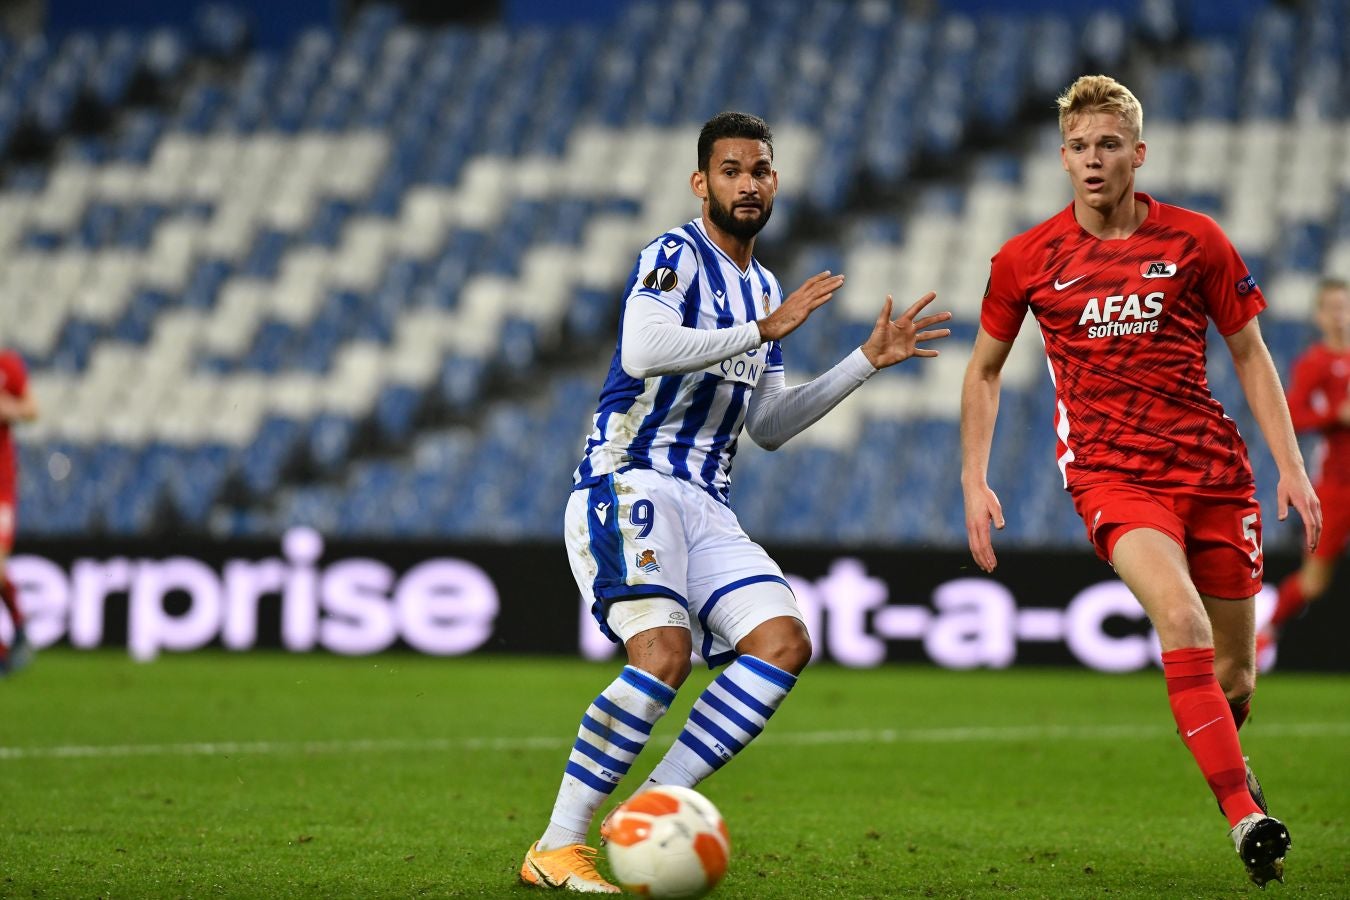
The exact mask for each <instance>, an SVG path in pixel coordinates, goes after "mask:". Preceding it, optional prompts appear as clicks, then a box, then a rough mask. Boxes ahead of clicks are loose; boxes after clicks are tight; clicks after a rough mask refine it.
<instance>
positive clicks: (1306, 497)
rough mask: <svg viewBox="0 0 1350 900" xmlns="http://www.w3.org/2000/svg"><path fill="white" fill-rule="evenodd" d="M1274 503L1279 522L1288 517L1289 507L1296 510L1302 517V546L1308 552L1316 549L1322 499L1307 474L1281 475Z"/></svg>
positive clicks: (1320, 531)
mask: <svg viewBox="0 0 1350 900" xmlns="http://www.w3.org/2000/svg"><path fill="white" fill-rule="evenodd" d="M1275 505H1276V508H1277V511H1278V513H1279V516H1280V521H1281V522H1283V521H1284V520H1285V519H1287V518H1289V507H1291V506H1292V507H1293V508H1294V509H1296V510H1298V514H1299V516H1300V517H1301V518H1302V519H1303V535H1304V538H1305V539H1306V542H1305V544H1304V546H1305V547H1306V548H1307V550H1308V552H1309V553H1311V552H1313V551H1314V550H1316V549H1317V542H1318V541H1320V540H1321V539H1322V501H1321V500H1319V499H1318V497H1317V492H1316V491H1314V490H1313V486H1312V483H1311V482H1309V481H1308V474H1307V473H1306V472H1299V473H1298V474H1297V475H1291V476H1285V475H1281V476H1280V483H1279V484H1278V485H1277V486H1276V488H1275Z"/></svg>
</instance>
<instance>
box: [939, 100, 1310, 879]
mask: <svg viewBox="0 0 1350 900" xmlns="http://www.w3.org/2000/svg"><path fill="white" fill-rule="evenodd" d="M1059 111H1060V112H1059V125H1060V132H1061V134H1062V135H1063V138H1064V143H1063V145H1062V146H1061V148H1060V157H1061V159H1062V162H1063V165H1064V170H1065V171H1066V172H1068V174H1069V181H1070V183H1071V185H1072V188H1073V202H1072V203H1071V204H1070V205H1069V206H1068V207H1067V208H1065V209H1064V210H1063V211H1061V212H1059V213H1057V214H1056V215H1054V216H1052V217H1051V218H1050V219H1047V220H1046V221H1045V222H1043V223H1041V224H1040V225H1037V226H1036V227H1034V228H1032V229H1031V230H1029V231H1026V232H1024V233H1023V234H1020V235H1018V236H1016V237H1014V238H1013V239H1012V240H1010V241H1008V242H1007V243H1006V244H1005V245H1004V246H1003V248H1002V249H1001V250H1000V251H999V253H998V255H996V256H995V257H994V260H993V267H992V271H991V274H990V279H989V286H988V288H987V289H986V291H985V297H984V303H983V306H982V309H981V313H980V330H979V331H978V333H977V334H976V338H975V348H974V350H973V352H972V355H971V359H970V363H969V365H968V367H967V369H966V378H965V386H964V390H963V392H962V400H961V435H962V453H963V460H962V487H963V489H964V491H965V505H966V530H967V535H968V538H969V541H970V549H971V553H972V555H973V556H974V558H975V561H976V562H977V563H978V564H979V566H980V567H981V568H982V569H984V570H985V571H986V572H990V571H993V569H994V566H995V564H996V563H997V560H996V558H995V556H994V551H993V547H992V546H991V543H990V531H989V526H990V523H991V522H992V523H993V524H994V526H996V527H998V528H1002V527H1003V524H1004V518H1003V509H1002V507H1001V506H1000V504H999V501H998V497H997V496H995V494H994V492H993V491H992V490H991V489H990V488H989V485H988V483H987V481H986V475H987V472H988V463H989V450H990V445H991V442H992V439H993V432H994V420H995V418H996V416H997V414H998V391H999V373H1000V372H1001V370H1002V367H1003V364H1004V362H1005V360H1007V358H1008V352H1009V350H1010V349H1011V347H1012V342H1013V339H1014V338H1015V337H1016V335H1017V332H1018V329H1019V327H1020V325H1021V322H1022V320H1023V318H1024V317H1025V315H1026V312H1027V310H1028V308H1029V309H1030V310H1031V312H1032V314H1033V315H1034V316H1035V317H1036V321H1037V324H1039V325H1040V328H1041V334H1042V336H1043V339H1044V342H1045V351H1046V356H1047V357H1048V360H1049V364H1050V372H1051V377H1052V380H1053V382H1054V386H1055V394H1056V399H1057V400H1058V410H1057V414H1056V417H1055V427H1056V432H1057V434H1058V437H1059V442H1058V457H1059V465H1060V469H1061V471H1062V472H1063V475H1064V485H1065V488H1066V489H1067V490H1068V491H1069V493H1070V494H1071V495H1072V497H1073V501H1074V506H1075V508H1076V509H1077V510H1078V513H1079V514H1080V515H1081V516H1082V517H1083V521H1084V523H1085V525H1086V526H1087V536H1088V540H1089V541H1091V543H1092V544H1093V546H1094V547H1095V548H1096V550H1097V553H1098V554H1099V555H1100V556H1101V557H1102V558H1103V559H1105V560H1107V561H1108V562H1110V563H1111V564H1112V565H1113V566H1114V567H1115V569H1116V572H1117V574H1118V575H1119V576H1120V578H1121V580H1122V581H1124V582H1125V584H1126V585H1127V586H1128V587H1129V588H1130V590H1131V591H1132V592H1133V593H1134V596H1135V597H1136V598H1137V599H1138V600H1139V602H1140V604H1141V605H1142V606H1143V607H1144V610H1145V612H1147V613H1148V616H1149V618H1150V619H1151V620H1152V621H1153V627H1154V628H1155V629H1156V630H1157V633H1158V639H1159V641H1160V642H1161V644H1162V663H1163V677H1164V679H1165V680H1166V683H1167V696H1168V701H1169V703H1170V705H1171V708H1172V714H1173V717H1174V718H1175V719H1176V723H1177V728H1178V731H1179V733H1180V734H1181V735H1182V739H1183V741H1184V743H1185V745H1186V747H1187V749H1188V750H1190V752H1191V754H1192V755H1193V756H1194V757H1195V761H1196V762H1197V763H1198V764H1199V766H1200V770H1201V772H1202V773H1203V774H1204V777H1205V780H1206V782H1207V783H1208V784H1209V787H1210V789H1211V790H1212V791H1213V793H1214V795H1215V797H1216V798H1217V799H1218V801H1219V805H1220V808H1221V809H1222V810H1223V812H1224V815H1225V816H1226V817H1227V819H1228V823H1229V826H1230V832H1229V834H1230V837H1231V838H1232V839H1233V842H1234V846H1235V847H1236V849H1237V852H1238V854H1239V855H1240V856H1241V858H1242V861H1243V863H1244V865H1245V866H1246V867H1247V872H1248V875H1249V876H1250V877H1251V879H1252V881H1254V882H1255V883H1256V884H1258V885H1264V884H1265V883H1266V882H1267V881H1269V880H1271V879H1276V878H1282V876H1283V871H1284V856H1285V851H1286V850H1287V849H1288V847H1289V834H1288V831H1287V829H1285V827H1284V825H1283V824H1282V823H1281V822H1279V821H1278V820H1276V819H1273V818H1271V817H1270V816H1269V815H1267V813H1266V810H1265V803H1264V798H1263V797H1262V796H1261V792H1260V786H1259V785H1258V784H1256V783H1255V780H1254V779H1253V778H1251V775H1250V770H1249V769H1247V767H1246V764H1245V761H1244V759H1243V756H1242V747H1241V745H1240V744H1239V742H1238V728H1239V727H1240V726H1241V725H1242V722H1243V720H1244V719H1245V718H1246V716H1247V711H1248V708H1249V707H1248V704H1249V701H1250V698H1251V695H1252V691H1253V690H1254V689H1255V685H1256V666H1255V643H1256V626H1255V614H1254V607H1255V603H1254V597H1255V594H1256V593H1257V592H1258V591H1259V590H1260V589H1261V511H1260V507H1259V506H1258V505H1257V503H1256V498H1255V486H1254V482H1253V480H1252V470H1251V465H1250V464H1249V463H1248V460H1247V448H1246V446H1245V445H1244V444H1243V441H1242V437H1241V436H1240V435H1239V434H1238V431H1237V427H1236V426H1235V425H1234V424H1233V421H1232V420H1231V419H1229V418H1228V417H1227V416H1226V415H1224V412H1223V408H1222V407H1221V406H1220V405H1219V403H1218V401H1217V400H1215V399H1214V398H1213V397H1212V396H1211V395H1210V392H1209V387H1208V383H1207V379H1206V374H1205V365H1206V360H1205V331H1206V327H1207V326H1208V323H1209V321H1210V320H1212V321H1213V322H1214V324H1215V326H1216V327H1217V328H1218V330H1219V333H1220V334H1222V335H1223V336H1224V339H1225V340H1226V341H1227V343H1228V349H1229V351H1230V353H1231V354H1232V357H1233V363H1234V366H1235V368H1236V370H1237V374H1238V380H1239V381H1240V382H1241V384H1242V388H1243V391H1244V393H1245V394H1246V397H1247V402H1248V404H1249V405H1250V407H1251V409H1252V412H1253V414H1254V415H1255V417H1256V421H1257V423H1258V424H1259V425H1260V427H1261V431H1262V433H1263V434H1264V435H1265V438H1266V442H1267V443H1268V444H1269V445H1270V448H1271V452H1272V454H1273V455H1274V457H1275V463H1276V465H1277V466H1278V467H1279V471H1280V480H1279V486H1278V488H1277V496H1278V501H1279V517H1280V518H1281V519H1284V518H1285V517H1286V516H1287V515H1288V508H1289V507H1290V506H1293V507H1294V508H1295V509H1297V510H1298V512H1299V515H1300V516H1301V517H1302V519H1303V524H1304V528H1305V535H1306V539H1307V544H1308V546H1309V548H1312V547H1315V546H1316V545H1317V540H1318V534H1319V532H1320V530H1321V522H1322V515H1321V509H1320V505H1319V503H1318V499H1317V495H1316V494H1315V493H1314V492H1313V488H1312V485H1311V484H1310V483H1309V481H1308V475H1307V472H1306V471H1305V470H1304V467H1303V457H1302V455H1301V454H1300V452H1299V448H1298V443H1297V442H1296V441H1295V439H1294V429H1293V426H1292V425H1291V424H1290V419H1289V409H1288V407H1287V406H1286V405H1285V401H1284V394H1283V392H1282V391H1281V389H1280V380H1279V375H1278V374H1277V373H1276V371H1275V365H1274V363H1273V362H1272V361H1271V358H1270V353H1269V351H1268V350H1267V349H1266V345H1265V342H1264V341H1263V340H1262V338H1261V331H1260V328H1259V327H1258V325H1257V322H1256V315H1257V313H1259V312H1260V311H1261V310H1262V309H1264V308H1265V305H1266V304H1265V298H1264V297H1263V296H1262V295H1261V290H1260V288H1258V287H1257V286H1256V282H1255V281H1254V280H1253V279H1252V277H1251V276H1250V275H1249V274H1248V272H1247V267H1246V266H1245V265H1244V264H1243V262H1242V259H1241V258H1240V257H1239V256H1238V253H1237V251H1236V250H1235V249H1234V248H1233V246H1232V244H1230V243H1229V241H1228V239H1227V238H1226V237H1225V236H1224V234H1223V232H1222V231H1220V230H1219V227H1218V225H1217V224H1215V222H1214V221H1213V220H1212V219H1210V218H1208V217H1207V216H1203V215H1200V214H1197V213H1194V212H1191V211H1189V210H1185V209H1181V208H1179V207H1176V206H1169V205H1168V204H1165V203H1159V202H1158V201H1156V200H1154V199H1153V198H1151V197H1149V196H1148V195H1146V194H1142V193H1136V192H1135V190H1134V180H1135V170H1136V169H1138V168H1139V167H1140V166H1141V165H1143V163H1144V157H1145V152H1146V148H1145V145H1144V142H1143V140H1142V131H1143V111H1142V109H1141V107H1140V105H1139V101H1138V100H1137V99H1136V98H1135V96H1134V95H1133V94H1132V93H1130V91H1129V89H1127V88H1126V87H1125V86H1124V85H1122V84H1120V83H1118V82H1116V81H1115V80H1114V79H1111V78H1108V77H1106V76H1103V75H1087V76H1084V77H1082V78H1079V79H1078V80H1077V81H1076V82H1074V84H1073V85H1072V86H1071V87H1070V88H1069V89H1068V90H1067V91H1066V92H1065V93H1064V94H1063V96H1061V97H1060V98H1059Z"/></svg>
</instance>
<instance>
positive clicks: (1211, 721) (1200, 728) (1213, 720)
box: [1186, 716, 1223, 737]
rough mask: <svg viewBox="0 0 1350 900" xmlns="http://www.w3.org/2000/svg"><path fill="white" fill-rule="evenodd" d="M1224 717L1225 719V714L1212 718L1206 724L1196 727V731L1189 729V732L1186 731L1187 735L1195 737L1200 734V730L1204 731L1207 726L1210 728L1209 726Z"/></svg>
mask: <svg viewBox="0 0 1350 900" xmlns="http://www.w3.org/2000/svg"><path fill="white" fill-rule="evenodd" d="M1222 719H1223V716H1219V718H1217V719H1210V720H1209V721H1208V722H1206V723H1205V724H1203V725H1201V726H1200V727H1199V728H1197V729H1195V730H1194V731H1188V732H1186V737H1195V736H1196V735H1197V734H1199V733H1200V732H1202V731H1204V730H1205V729H1206V728H1208V727H1209V726H1211V725H1213V724H1214V723H1215V722H1218V721H1220V720H1222Z"/></svg>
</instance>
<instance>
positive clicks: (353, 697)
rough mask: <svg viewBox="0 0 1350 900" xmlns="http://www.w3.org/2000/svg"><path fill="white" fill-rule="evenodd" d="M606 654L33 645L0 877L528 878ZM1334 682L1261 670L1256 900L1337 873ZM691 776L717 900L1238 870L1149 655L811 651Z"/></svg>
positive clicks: (447, 893)
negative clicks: (866, 666)
mask: <svg viewBox="0 0 1350 900" xmlns="http://www.w3.org/2000/svg"><path fill="white" fill-rule="evenodd" d="M616 671H617V664H606V665H597V664H589V663H582V662H574V661H570V660H551V659H550V660H544V659H506V658H469V659H431V658H426V657H419V656H413V655H387V656H379V657H366V658H358V659H346V658H338V657H332V656H322V655H313V656H298V657H297V656H288V655H282V654H266V653H257V654H248V655H231V654H225V653H200V654H193V655H188V656H177V657H175V656H166V657H163V658H161V659H160V660H159V661H158V662H155V663H152V664H148V665H142V664H137V663H134V662H132V661H130V660H129V659H127V658H126V657H124V656H122V655H119V654H113V653H76V652H73V651H69V650H51V651H47V652H44V653H42V654H40V655H39V656H38V659H37V661H36V664H35V665H34V667H33V668H32V669H30V670H28V671H26V672H23V673H21V674H20V675H19V676H18V677H15V678H12V679H9V680H6V681H0V897H25V898H27V897H248V898H254V897H270V898H277V897H421V896H428V897H520V898H528V897H532V896H544V895H542V894H541V893H539V892H537V891H535V890H533V889H529V888H525V887H523V886H520V885H518V884H517V883H516V880H515V879H516V872H517V870H518V868H519V866H520V860H521V857H522V855H523V854H524V851H525V849H526V847H527V846H528V844H529V843H530V841H532V840H533V839H534V838H536V837H537V836H538V834H539V832H540V831H541V830H542V828H543V825H544V823H545V820H546V818H547V816H548V812H549V809H550V807H551V805H552V801H553V794H554V791H555V790H556V788H557V785H558V781H559V779H560V777H561V771H562V765H563V762H564V760H565V757H566V754H567V749H568V747H569V746H570V744H571V742H572V739H573V737H574V735H575V730H576V726H577V722H578V720H579V718H580V714H581V712H582V709H583V708H584V706H585V704H586V703H587V702H588V701H589V700H590V699H591V698H592V697H593V696H594V695H595V694H596V693H597V692H598V691H599V690H600V689H601V688H602V687H603V686H604V685H605V684H607V683H608V682H609V681H610V680H611V679H612V678H613V677H614V674H615V672H616ZM709 677H710V676H709V674H708V673H707V672H706V671H705V672H696V673H695V674H694V676H693V677H692V678H691V679H690V683H689V684H688V685H686V687H685V689H684V690H683V691H681V693H680V699H679V700H678V701H677V704H676V707H675V709H674V710H672V713H671V714H670V715H668V716H667V717H666V718H665V719H664V720H663V721H662V723H661V724H660V726H659V727H658V728H657V731H656V733H655V735H654V737H653V742H652V744H650V745H649V747H648V749H647V751H646V752H645V753H644V754H643V756H642V757H641V758H640V759H639V763H638V765H637V766H636V767H635V769H634V772H633V773H632V776H630V777H631V778H632V779H634V781H633V782H631V783H636V779H637V778H639V777H642V776H645V774H646V772H647V771H648V770H649V769H650V768H651V767H652V766H654V765H655V763H656V761H657V759H658V758H659V756H660V753H661V752H662V751H663V750H664V748H665V746H666V745H668V743H669V742H670V741H671V740H673V738H674V736H675V734H676V733H677V732H678V730H679V727H680V725H681V724H682V723H683V721H684V716H685V714H686V713H687V711H688V708H689V705H690V704H691V703H692V702H693V698H694V697H695V696H696V695H697V692H698V690H699V689H701V688H702V686H703V684H705V683H706V682H707V680H708V678H709ZM1347 699H1350V678H1347V677H1327V676H1316V677H1314V676H1302V675H1292V674H1282V673H1275V674H1273V675H1271V676H1269V677H1267V678H1265V679H1264V680H1263V681H1262V684H1261V688H1260V691H1259V696H1258V702H1257V704H1256V710H1255V713H1254V715H1253V718H1252V721H1251V722H1250V723H1249V724H1248V725H1247V727H1246V728H1244V730H1243V738H1244V748H1245V750H1246V752H1248V753H1249V754H1251V756H1252V762H1253V765H1254V766H1255V767H1256V769H1257V772H1258V773H1259V774H1260V775H1261V777H1262V780H1263V781H1264V783H1265V788H1266V794H1267V796H1268V797H1269V798H1270V801H1271V804H1272V811H1273V812H1274V813H1275V814H1276V815H1278V816H1280V817H1282V818H1283V819H1284V820H1285V821H1286V822H1288V823H1289V825H1290V831H1291V833H1292V835H1293V838H1294V848H1293V851H1292V852H1291V854H1290V856H1289V859H1288V867H1287V871H1286V876H1287V880H1288V882H1289V883H1288V884H1287V885H1285V886H1283V887H1282V886H1280V885H1272V886H1271V887H1270V888H1268V889H1267V891H1266V892H1265V894H1266V895H1274V896H1280V895H1283V894H1290V895H1297V896H1300V897H1342V898H1343V897H1347V896H1350V863H1348V861H1350V829H1347V821H1346V809H1347V805H1348V804H1350V767H1348V766H1347V765H1346V762H1347V756H1346V750H1345V747H1346V743H1347V738H1350V703H1347ZM702 790H703V791H704V792H705V793H706V794H707V795H708V796H709V797H710V798H711V799H712V800H713V801H714V802H715V803H716V804H717V805H718V806H719V808H720V809H721V810H722V813H723V815H724V816H725V817H726V819H727V822H728V825H729V827H730V830H731V836H732V843H733V849H732V864H731V869H730V872H729V874H728V876H727V878H726V880H725V882H723V884H722V886H721V887H720V888H719V889H718V891H717V892H716V893H715V895H714V896H716V897H722V898H726V900H730V898H751V897H753V898H813V897H839V898H867V897H898V896H922V897H985V896H1000V897H1001V896H1007V895H1020V896H1028V897H1100V896H1104V895H1108V894H1109V895H1113V896H1137V897H1231V896H1236V895H1243V894H1251V895H1254V894H1257V893H1258V891H1257V889H1256V888H1255V887H1254V886H1252V885H1251V884H1250V883H1249V882H1247V881H1246V878H1245V875H1244V873H1243V870H1242V866H1241V864H1240V863H1239V861H1238V859H1237V857H1236V855H1235V854H1234V852H1233V848H1232V845H1231V844H1230V843H1229V842H1228V839H1227V835H1226V832H1227V826H1226V823H1225V822H1224V820H1223V818H1222V817H1221V816H1220V814H1219V813H1218V811H1217V809H1216V808H1215V804H1214V801H1213V799H1212V798H1211V796H1210V794H1209V791H1208V789H1207V788H1206V787H1205V785H1204V782H1203V780H1202V779H1201V777H1200V775H1199V772H1198V770H1196V768H1195V764H1194V763H1193V762H1192V761H1191V759H1190V757H1189V755H1188V754H1187V753H1186V752H1185V750H1184V749H1183V748H1182V746H1181V742H1180V741H1179V740H1178V739H1177V737H1176V735H1175V734H1174V730H1173V725H1172V722H1171V718H1170V715H1169V713H1168V710H1167V702H1166V697H1165V694H1164V690H1163V684H1162V678H1161V675H1159V674H1158V673H1156V672H1153V673H1146V674H1141V675H1132V676H1107V675H1095V674H1088V673H1084V672H1080V671H1069V670H1060V671H1050V670H1030V671H1027V670H1014V671H1006V672H966V673H957V672H943V671H938V670H934V669H929V668H917V667H889V668H884V669H880V670H872V671H850V670H845V669H838V668H832V667H819V668H812V669H810V670H808V672H807V673H806V676H805V677H804V678H803V679H802V681H801V683H800V684H799V686H798V688H797V690H796V691H795V692H794V693H793V695H792V697H790V698H789V700H788V701H787V703H786V704H785V705H784V707H783V709H782V710H780V712H779V713H778V715H777V716H776V717H775V718H774V721H773V722H772V723H771V724H770V726H769V728H768V730H767V731H766V732H765V735H764V737H763V738H761V739H760V740H759V741H758V742H756V744H754V745H752V746H751V747H750V748H749V749H748V750H747V751H746V752H745V753H744V754H743V755H742V756H741V757H740V758H738V759H737V760H735V761H734V762H733V763H731V764H730V765H729V766H728V767H727V769H725V770H724V771H722V772H720V773H719V774H718V775H716V776H715V777H714V778H712V779H711V780H709V781H708V782H707V783H705V784H704V785H703V786H702ZM626 793H627V792H626V790H625V787H624V786H620V788H619V790H618V792H617V793H616V799H617V798H619V797H623V796H626Z"/></svg>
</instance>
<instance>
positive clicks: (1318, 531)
mask: <svg viewBox="0 0 1350 900" xmlns="http://www.w3.org/2000/svg"><path fill="white" fill-rule="evenodd" d="M1225 340H1226V341H1227V342H1228V350H1229V352H1230V353H1231V354H1232V355H1233V368H1234V369H1235V370H1236V371H1237V376H1238V381H1239V382H1240V383H1241V384H1242V392H1243V393H1244V394H1245V395H1246V397H1247V406H1248V407H1250V408H1251V411H1252V415H1253V416H1255V417H1256V424H1257V425H1258V426H1260V428H1261V434H1263V435H1264V436H1265V438H1266V444H1267V445H1268V446H1269V447H1270V454H1271V456H1273V457H1274V458H1275V465H1276V467H1277V468H1278V469H1279V470H1280V481H1279V484H1278V485H1277V486H1276V489H1275V496H1276V501H1275V502H1276V508H1277V512H1278V514H1279V518H1280V521H1281V522H1283V521H1284V520H1285V519H1287V518H1288V517H1289V507H1290V506H1292V507H1294V509H1296V510H1298V514H1299V516H1300V517H1301V518H1302V519H1303V531H1304V537H1305V539H1306V546H1307V548H1308V550H1309V552H1311V551H1313V550H1315V549H1316V548H1317V542H1318V541H1319V540H1320V539H1321V536H1322V503H1321V501H1320V500H1318V499H1317V493H1316V492H1315V491H1314V490H1313V487H1312V482H1310V481H1309V480H1308V472H1307V470H1306V469H1305V468H1304V466H1303V454H1302V452H1301V451H1300V450H1299V448H1298V440H1297V439H1296V438H1295V436H1294V424H1293V422H1292V421H1291V420H1290V418H1289V405H1288V403H1287V401H1286V400H1285V396H1284V389H1283V388H1282V387H1281V386H1280V376H1279V373H1277V372H1276V371H1275V362H1274V361H1273V360H1272V359H1271V358H1270V351H1269V350H1268V349H1267V348H1266V342H1265V341H1264V340H1262V338H1261V327H1260V326H1259V325H1258V324H1257V322H1256V320H1255V319H1252V320H1251V321H1250V322H1248V323H1247V324H1246V325H1244V326H1243V327H1242V328H1240V329H1239V330H1238V331H1236V332H1234V333H1233V334H1231V335H1229V336H1228V337H1227V338H1225Z"/></svg>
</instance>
